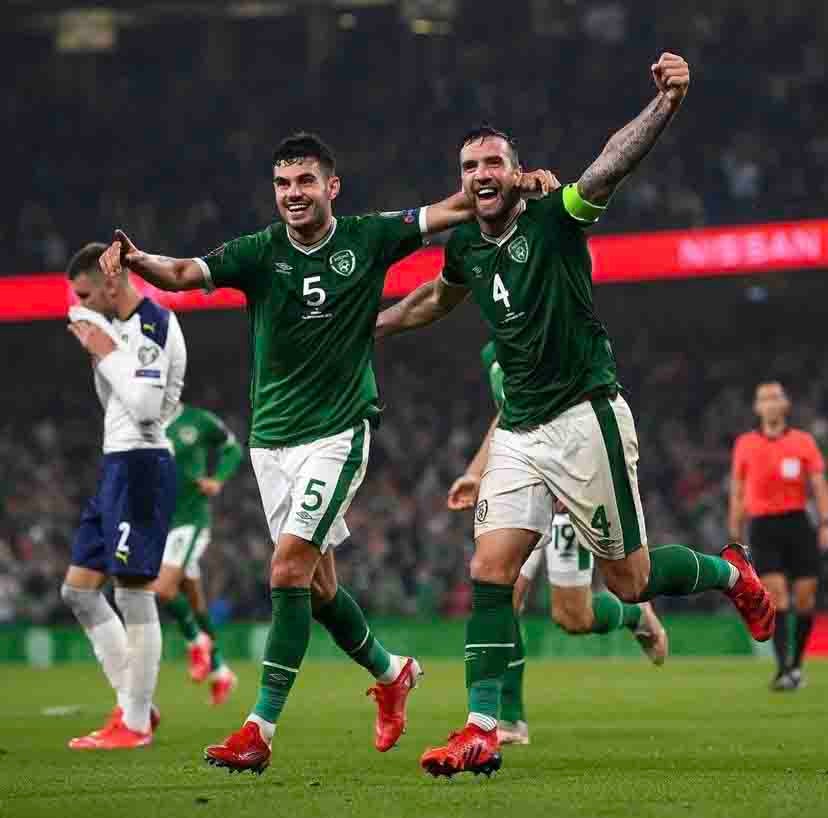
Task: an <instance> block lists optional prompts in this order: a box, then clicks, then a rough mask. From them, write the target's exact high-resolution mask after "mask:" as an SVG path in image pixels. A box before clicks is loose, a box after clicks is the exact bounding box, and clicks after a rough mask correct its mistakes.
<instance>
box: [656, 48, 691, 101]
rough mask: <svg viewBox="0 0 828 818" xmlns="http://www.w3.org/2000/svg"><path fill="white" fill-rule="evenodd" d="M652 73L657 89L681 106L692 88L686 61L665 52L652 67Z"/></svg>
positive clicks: (676, 55)
mask: <svg viewBox="0 0 828 818" xmlns="http://www.w3.org/2000/svg"><path fill="white" fill-rule="evenodd" d="M650 71H651V72H652V75H653V80H654V82H655V84H656V88H658V90H659V91H661V92H662V93H663V94H664V95H665V96H666V97H667V99H669V100H670V101H671V102H672V103H674V104H675V105H679V104H681V101H682V100H683V99H684V97H685V96H686V95H687V89H688V88H689V87H690V66H689V65H688V64H687V62H686V61H685V59H684V58H683V57H679V55H678V54H670V53H669V52H667V51H665V52H664V54H662V55H661V56H660V57H659V58H658V62H657V63H653V64H652V65H651V66H650Z"/></svg>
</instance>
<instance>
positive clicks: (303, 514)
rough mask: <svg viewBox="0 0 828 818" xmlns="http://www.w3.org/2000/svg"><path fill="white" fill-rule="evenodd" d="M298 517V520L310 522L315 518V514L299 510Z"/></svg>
mask: <svg viewBox="0 0 828 818" xmlns="http://www.w3.org/2000/svg"><path fill="white" fill-rule="evenodd" d="M296 518H297V519H298V520H301V521H302V522H303V523H309V522H310V521H311V520H313V515H312V514H308V512H307V511H297V512H296Z"/></svg>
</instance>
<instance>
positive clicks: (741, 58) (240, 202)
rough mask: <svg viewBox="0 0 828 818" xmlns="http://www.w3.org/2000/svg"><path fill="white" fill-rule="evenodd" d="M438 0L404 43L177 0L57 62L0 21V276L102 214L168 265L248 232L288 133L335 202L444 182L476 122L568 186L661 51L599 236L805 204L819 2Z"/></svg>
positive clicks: (827, 141) (394, 33) (755, 216)
mask: <svg viewBox="0 0 828 818" xmlns="http://www.w3.org/2000/svg"><path fill="white" fill-rule="evenodd" d="M171 5H172V4H171ZM254 5H255V4H254ZM281 5H282V6H285V7H287V8H290V7H291V6H290V4H281ZM339 5H340V6H341V5H342V4H339ZM408 5H411V4H408ZM414 5H416V4H414ZM420 5H421V6H423V8H424V9H425V10H428V9H429V8H431V7H433V6H439V5H440V4H433V3H431V4H429V3H420ZM450 5H451V4H450ZM454 5H455V6H456V7H457V9H458V12H457V15H456V17H454V18H453V20H452V22H451V26H450V28H448V29H446V30H445V31H446V32H448V33H443V34H441V35H439V36H421V35H417V34H415V33H412V31H411V29H410V28H408V27H406V26H405V25H403V22H402V18H401V12H400V8H398V7H396V6H387V7H378V8H374V9H360V10H357V11H356V12H355V13H353V14H346V15H341V14H340V13H339V12H337V11H336V10H335V9H334V8H333V7H330V8H328V7H327V6H325V5H324V4H323V5H319V4H296V5H295V6H294V7H293V8H294V11H293V12H292V13H291V14H288V15H287V16H280V17H273V18H269V17H264V18H259V19H247V20H243V19H232V20H228V19H222V18H216V17H207V16H204V17H203V18H200V17H198V16H196V17H193V16H192V14H191V12H187V15H188V16H187V17H186V19H178V18H176V17H175V16H173V15H168V16H166V17H164V18H163V19H159V20H157V21H156V22H152V21H151V19H150V18H147V20H144V21H142V22H141V24H140V25H134V26H132V27H129V26H127V27H125V28H123V29H121V30H119V32H118V38H117V44H116V48H115V50H114V51H112V52H105V53H99V54H78V53H68V54H67V53H58V52H57V51H56V50H55V47H54V37H53V36H52V34H51V33H50V32H48V31H45V30H43V29H42V28H36V27H34V26H32V25H30V26H26V27H24V28H19V29H18V28H16V27H15V26H14V25H12V24H10V25H9V26H6V27H4V30H3V32H0V43H2V47H3V51H4V53H5V54H6V56H7V59H8V60H9V62H10V64H13V65H14V66H15V69H16V70H14V71H8V72H3V75H2V77H0V87H2V93H0V110H2V113H3V119H4V121H6V122H9V123H14V133H15V135H16V138H15V139H13V140H10V141H9V143H8V144H7V145H6V158H7V161H6V168H7V182H6V189H7V193H8V195H6V196H4V197H3V199H2V203H0V214H2V218H0V260H1V261H0V273H4V274H8V273H20V272H28V271H35V270H54V269H60V268H61V266H62V264H63V263H64V261H65V258H66V255H67V253H68V252H69V251H71V249H72V248H74V247H75V246H77V245H78V244H80V243H81V242H83V241H84V240H86V239H87V238H88V237H89V236H90V235H99V236H102V235H108V234H109V232H110V230H111V228H112V226H113V224H119V225H122V226H124V227H126V228H128V230H129V231H130V232H131V233H132V234H133V235H134V237H135V238H136V239H137V240H139V241H140V242H141V245H142V246H144V247H148V248H157V249H158V250H163V251H165V252H174V253H176V254H178V255H186V254H188V253H193V254H194V253H197V252H205V251H206V250H207V249H209V248H210V247H213V246H215V245H216V244H218V243H219V242H220V241H221V240H223V239H224V238H226V237H228V236H233V235H237V234H239V233H243V232H251V231H252V230H254V229H256V228H258V227H259V226H261V225H262V224H264V223H267V222H268V221H269V220H270V219H271V217H272V212H273V208H272V197H271V195H270V191H269V182H268V160H269V156H270V152H271V150H272V147H273V145H274V143H275V141H276V140H277V139H278V138H279V137H280V136H282V135H284V133H285V132H286V131H288V130H291V129H297V128H312V129H316V130H318V131H319V132H320V133H321V134H322V135H323V136H326V137H328V138H329V139H330V140H331V141H332V142H333V144H334V147H335V148H336V149H337V151H338V153H339V157H340V168H341V171H342V173H343V174H344V178H345V186H344V193H343V197H342V202H341V209H342V210H343V212H355V211H357V212H358V211H366V210H372V209H381V210H385V209H393V208H398V207H403V206H410V205H412V204H417V203H419V202H421V201H426V200H429V199H431V198H432V197H435V196H439V195H441V194H443V193H445V192H447V191H449V190H451V189H453V188H454V187H455V186H456V183H457V179H456V162H455V153H454V148H455V146H456V144H457V141H458V138H459V136H460V135H461V134H462V133H464V132H465V131H466V130H467V129H468V128H469V127H470V126H472V125H474V124H476V123H478V122H479V121H481V120H482V119H486V118H487V119H490V120H492V121H493V122H495V123H497V124H498V125H499V126H500V127H504V128H507V129H509V130H510V131H512V132H513V133H514V134H515V135H516V136H517V138H518V140H519V142H520V144H521V145H522V146H523V147H524V148H525V153H524V158H525V160H526V162H527V163H528V164H529V165H543V166H548V167H551V168H553V169H555V170H556V171H558V172H559V174H560V176H561V178H563V179H569V178H572V177H574V176H575V175H576V174H577V173H579V172H580V171H581V170H582V169H583V168H584V167H585V166H586V165H587V164H588V162H589V161H590V160H591V159H592V158H593V157H594V156H595V155H596V154H597V152H598V151H599V150H600V148H601V147H602V145H603V143H604V141H605V140H606V138H607V137H608V136H609V134H610V133H611V132H612V131H613V130H615V129H617V128H618V127H620V126H621V125H623V124H624V123H625V122H627V121H628V120H629V119H630V118H631V117H632V116H634V115H635V114H636V113H637V112H638V111H639V110H640V109H641V108H642V107H643V105H644V104H645V102H646V101H647V99H648V98H649V95H650V94H651V91H652V87H651V83H650V80H649V75H648V69H649V65H650V63H651V62H652V61H653V60H654V59H655V58H656V57H657V56H658V54H659V53H660V52H661V51H662V50H665V49H669V50H674V51H678V52H680V53H682V55H683V56H685V57H686V58H687V59H688V61H689V62H690V64H691V65H692V68H693V76H694V79H693V89H692V90H691V94H690V98H689V100H688V103H687V105H688V109H689V110H688V111H687V113H686V114H685V115H683V116H682V117H681V118H680V123H677V124H676V126H675V127H673V128H672V129H671V130H670V132H669V133H668V134H667V136H666V138H665V139H664V140H663V144H662V145H660V146H659V147H658V149H657V150H656V151H655V152H654V155H653V156H652V157H651V158H650V159H648V161H647V162H646V163H645V166H644V167H643V168H642V169H641V170H640V171H639V172H638V173H637V174H636V176H635V178H634V179H633V180H631V181H630V183H629V184H628V185H626V186H625V187H624V188H623V189H622V191H621V192H620V193H619V195H618V202H617V206H616V207H614V208H613V212H612V215H611V217H610V218H607V219H606V221H605V223H604V224H603V226H602V227H601V228H600V229H602V230H607V231H613V232H616V231H623V230H626V231H629V230H642V229H653V228H662V227H674V226H687V225H700V224H710V223H713V224H715V223H724V222H743V221H759V220H764V219H780V218H792V217H795V218H804V217H808V216H814V215H817V213H819V212H820V209H821V208H822V206H823V203H824V201H825V199H826V194H828V134H827V133H826V130H825V127H824V122H825V121H824V115H823V110H822V106H821V105H820V103H819V99H820V98H821V91H822V89H823V88H824V83H825V74H826V56H825V51H824V48H822V43H824V41H825V40H826V38H828V11H826V5H825V4H824V3H821V2H818V1H817V0H805V1H804V2H799V3H796V4H787V5H786V4H778V3H771V2H770V1H769V0H751V1H750V2H748V0H700V2H696V3H691V4H684V5H683V6H682V5H679V6H677V7H675V8H671V9H670V13H669V14H661V15H656V16H655V17H656V18H657V19H653V17H651V16H649V15H641V14H639V13H638V9H637V4H635V3H634V2H632V0H589V1H588V2H577V3H575V2H564V3H561V2H551V0H514V2H512V3H508V4H502V3H491V4H489V3H484V2H481V0H465V1H464V2H458V3H457V4H454ZM139 18H140V15H139V16H138V17H136V19H139ZM633 35H634V36H633ZM148 41H149V42H151V43H152V50H151V53H152V57H151V59H148V58H147V54H148V53H149V52H148V51H147V42H148ZM515 42H519V43H520V48H519V49H516V48H515V46H514V43H515ZM756 65H762V66H763V70H762V71H761V72H757V71H756V70H755V66H756ZM20 76H25V77H26V82H19V81H18V78H19V77H20ZM297 89H301V90H297ZM820 215H821V213H820Z"/></svg>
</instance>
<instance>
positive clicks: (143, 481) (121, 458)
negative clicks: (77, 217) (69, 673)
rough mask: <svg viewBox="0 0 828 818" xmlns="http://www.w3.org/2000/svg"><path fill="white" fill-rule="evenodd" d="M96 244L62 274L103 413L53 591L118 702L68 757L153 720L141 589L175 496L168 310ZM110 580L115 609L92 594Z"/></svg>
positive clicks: (150, 640)
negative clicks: (91, 470) (65, 563)
mask: <svg viewBox="0 0 828 818" xmlns="http://www.w3.org/2000/svg"><path fill="white" fill-rule="evenodd" d="M105 250H106V245H105V244H96V243H95V244H87V245H86V246H85V247H83V248H81V250H79V251H78V252H77V253H76V254H75V256H74V257H73V258H72V260H71V261H70V262H69V266H68V269H67V275H68V277H69V280H70V283H71V286H72V289H73V291H74V293H75V296H76V297H77V299H78V301H79V302H80V304H81V306H80V307H72V308H71V309H70V311H69V318H70V321H71V323H70V324H69V330H70V331H71V332H72V334H73V335H74V336H75V337H76V338H77V339H78V341H79V342H80V343H81V345H82V346H83V347H84V349H86V351H87V352H89V354H90V356H91V357H92V366H93V368H94V373H95V391H96V392H97V394H98V398H99V399H100V401H101V405H102V406H103V409H104V433H103V460H102V463H101V470H100V477H99V481H98V488H97V491H96V493H95V495H94V496H93V497H92V498H91V499H90V500H89V502H88V503H87V505H86V507H85V508H84V510H83V514H82V516H81V521H80V526H79V527H78V530H77V533H76V535H75V539H74V542H73V543H72V562H71V565H70V566H69V569H68V571H67V572H66V578H65V580H64V583H63V586H62V588H61V596H62V597H63V599H64V601H65V602H66V604H67V605H68V606H69V607H70V608H71V609H72V612H73V613H74V615H75V617H76V618H77V620H78V622H80V624H81V626H82V627H83V629H84V630H85V631H86V635H87V636H88V637H89V641H90V642H91V643H92V647H93V648H94V650H95V656H97V658H98V661H99V662H100V663H101V665H102V667H103V670H104V673H105V674H106V677H107V679H108V680H109V683H110V684H111V685H112V689H113V690H114V691H115V695H116V698H117V703H116V706H115V708H114V710H113V711H112V713H111V715H110V717H109V719H108V721H107V723H106V724H105V725H104V727H103V728H101V729H100V730H96V731H94V732H92V733H90V734H89V735H87V736H82V737H80V738H75V739H72V740H71V741H70V742H69V746H70V747H71V748H72V749H73V750H100V749H104V750H112V749H116V748H132V747H143V746H145V745H147V744H150V743H151V742H152V730H153V729H154V728H155V726H156V725H157V723H158V713H157V711H156V710H155V709H154V707H153V705H152V697H153V693H154V692H155V685H156V681H157V679H158V667H159V664H160V661H161V625H160V623H159V620H158V608H157V607H156V603H155V594H154V593H153V591H152V582H153V580H154V579H155V578H156V577H157V576H158V571H159V568H160V566H161V555H162V554H163V552H164V542H165V540H166V538H167V531H168V530H169V526H170V520H171V519H172V513H173V504H174V501H175V484H176V476H175V463H174V461H173V458H172V455H171V454H170V447H169V444H168V442H167V439H166V437H165V435H164V423H165V421H166V420H167V418H169V417H170V415H171V414H172V413H173V412H174V411H175V408H176V406H177V405H178V398H179V395H180V394H181V388H182V386H183V384H184V371H185V369H186V365H187V352H186V347H185V345H184V336H183V335H182V333H181V328H180V327H179V325H178V319H177V318H176V317H175V314H174V313H172V312H170V311H169V310H166V309H164V308H163V307H160V306H158V304H156V303H154V302H153V301H150V300H149V299H148V298H144V297H143V296H142V295H141V294H140V293H138V292H137V291H136V290H135V289H134V288H133V287H132V285H131V284H130V282H129V278H128V276H127V274H126V272H125V271H119V272H118V273H117V274H116V275H113V276H111V277H106V278H105V277H104V275H103V273H102V272H101V270H100V268H99V260H100V258H101V256H102V254H103V253H104V251H105ZM108 577H112V578H113V579H114V581H115V604H116V605H117V606H118V609H119V610H120V612H121V616H122V617H123V623H122V622H121V619H119V618H118V615H117V614H116V613H115V611H114V610H113V609H112V607H111V606H110V604H109V602H108V601H107V599H106V597H105V596H104V595H103V593H102V592H101V588H102V586H103V584H104V583H105V582H106V580H107V578H108Z"/></svg>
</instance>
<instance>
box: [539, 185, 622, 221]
mask: <svg viewBox="0 0 828 818" xmlns="http://www.w3.org/2000/svg"><path fill="white" fill-rule="evenodd" d="M533 209H534V210H535V211H536V212H540V213H542V214H543V215H544V216H547V217H549V218H551V219H554V220H555V221H557V222H559V223H560V224H564V225H566V226H569V227H575V226H577V227H581V228H586V227H591V226H592V225H593V224H595V223H596V222H597V221H598V219H599V218H601V215H602V214H603V213H604V211H605V210H606V209H607V208H606V205H595V204H592V203H591V202H588V201H586V199H584V198H582V196H581V194H580V193H579V192H578V185H577V184H576V183H575V182H571V183H570V184H568V185H564V186H563V187H560V188H558V189H557V190H553V191H552V193H550V194H549V195H548V196H546V197H545V198H543V199H538V200H536V201H535V202H534V203H533Z"/></svg>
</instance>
